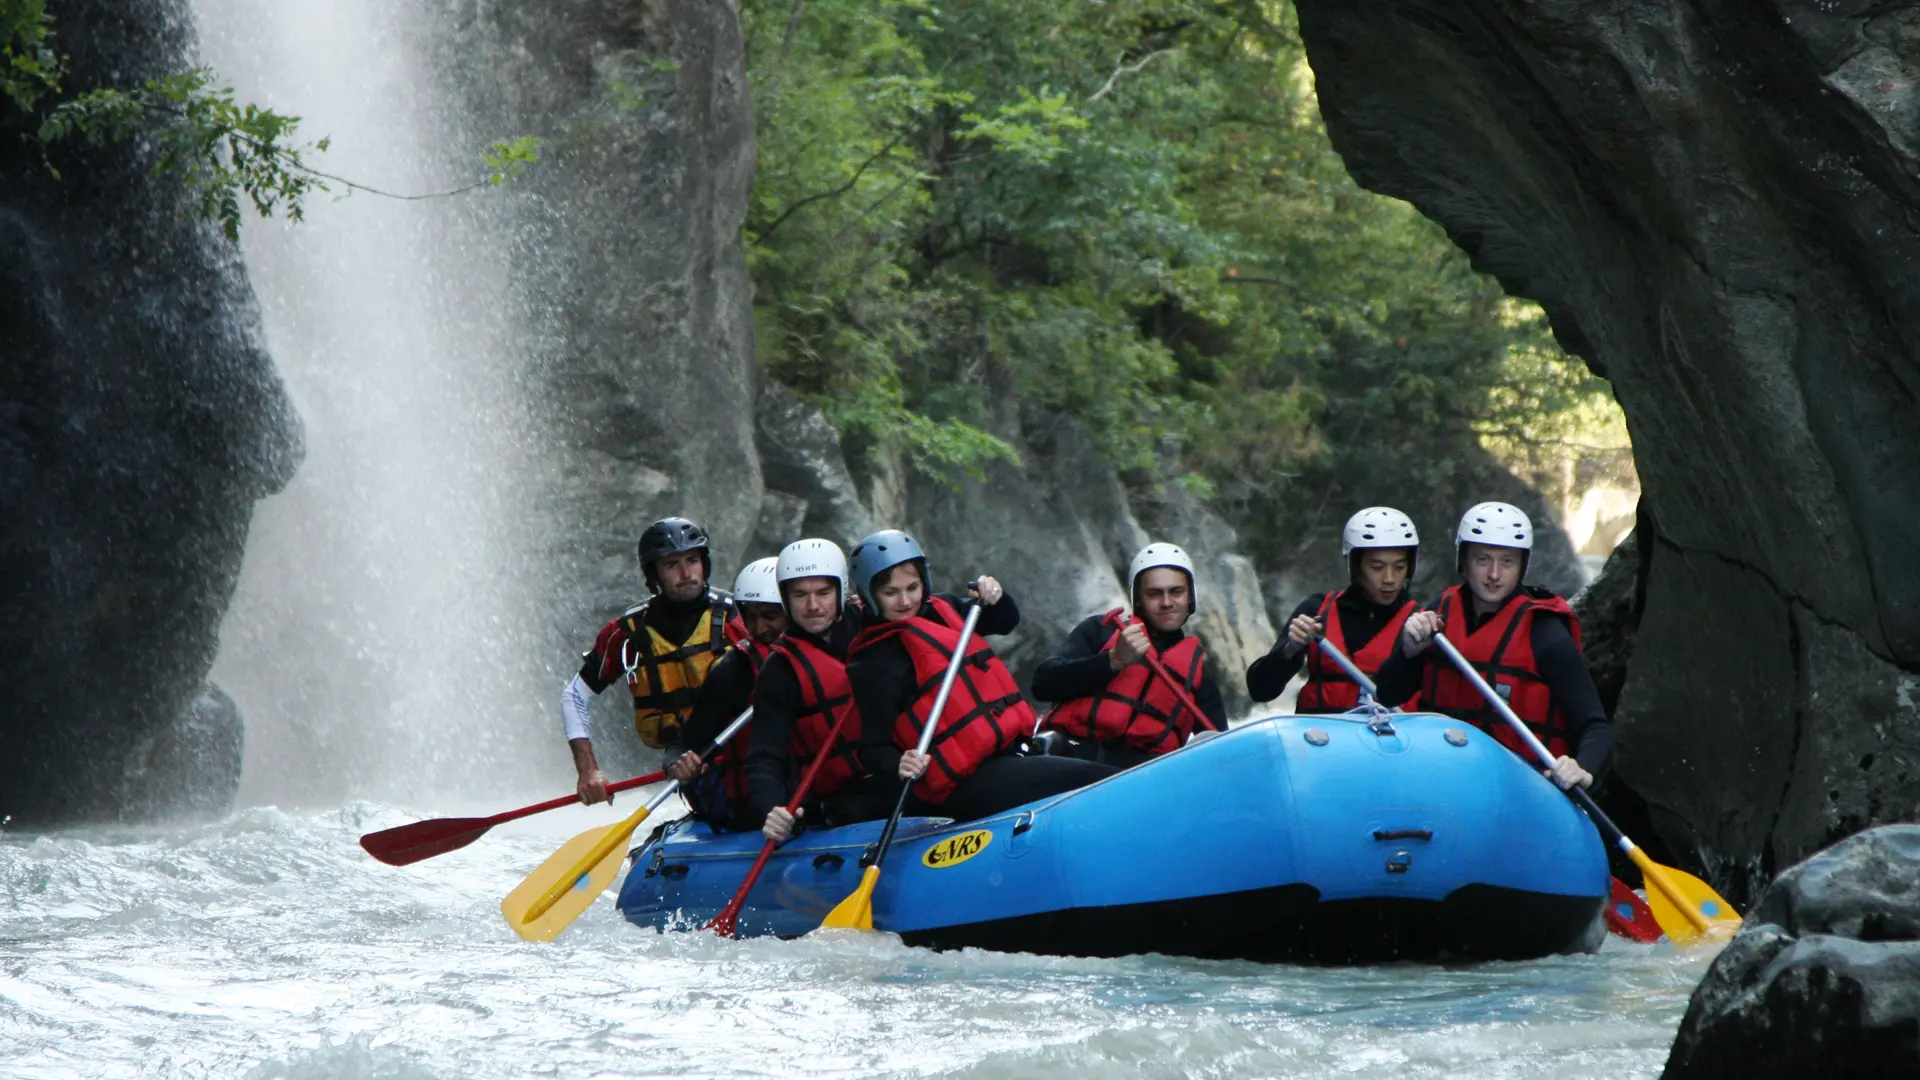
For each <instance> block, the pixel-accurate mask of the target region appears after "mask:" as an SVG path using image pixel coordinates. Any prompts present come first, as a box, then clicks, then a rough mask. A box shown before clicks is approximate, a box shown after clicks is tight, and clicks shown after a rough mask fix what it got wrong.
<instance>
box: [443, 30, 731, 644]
mask: <svg viewBox="0 0 1920 1080" xmlns="http://www.w3.org/2000/svg"><path fill="white" fill-rule="evenodd" d="M449 17H450V18H452V19H453V20H454V21H455V24H456V26H457V28H458V33H457V34H456V35H455V36H454V37H453V38H452V39H451V40H452V41H453V43H454V46H455V50H454V51H453V52H452V53H450V54H449V55H448V56H447V57H445V58H444V61H443V67H444V68H445V69H446V71H447V73H448V77H449V79H450V81H451V82H452V83H453V85H454V86H455V88H456V90H457V92H458V93H459V94H460V95H461V97H462V98H463V99H464V100H465V101H466V102H467V104H468V105H469V107H470V108H471V109H472V110H473V112H474V115H475V120H474V130H475V132H476V134H477V135H484V136H485V137H488V138H496V137H500V136H501V135H504V134H534V135H539V136H542V137H543V138H544V139H545V143H544V145H543V149H542V158H543V160H542V162H541V164H540V166H539V167H538V168H536V169H535V170H533V171H532V172H530V173H528V174H527V177H526V179H525V181H524V183H525V190H524V191H523V192H521V193H520V194H519V196H518V198H519V199H520V203H519V206H518V209H517V211H516V213H515V214H514V215H513V216H514V219H515V225H516V226H517V228H518V229H519V232H520V243H521V247H522V250H524V251H525V252H526V258H525V259H524V260H522V261H518V262H516V265H515V266H514V269H513V272H514V275H515V279H516V282H517V286H518V288H519V291H520V293H521V295H522V297H523V302H524V305H525V309H524V311H523V312H522V313H521V317H522V319H523V321H524V323H525V324H526V325H527V326H528V327H531V328H535V329H536V330H537V332H538V333H539V334H540V335H541V336H542V337H543V338H544V341H543V342H542V344H541V346H540V348H541V352H542V354H543V355H541V356H540V357H539V358H538V360H537V361H536V363H535V365H534V366H535V368H536V369H537V371H538V374H537V375H536V377H535V383H536V385H535V386H533V387H532V388H531V393H530V397H531V398H532V399H533V402H534V406H533V407H534V410H535V412H536V413H537V414H539V415H542V416H545V417H550V418H553V420H554V422H553V423H552V424H551V425H550V426H549V428H548V432H549V434H550V436H551V438H552V443H551V445H550V447H549V448H548V452H549V453H550V455H551V457H552V459H553V460H554V461H556V462H558V463H559V468H560V470H561V473H562V475H561V476H560V477H559V478H558V479H557V481H556V482H554V483H553V484H552V485H550V490H552V491H554V492H556V493H559V494H556V495H555V496H554V501H555V506H554V513H555V518H556V520H557V521H559V522H560V523H561V525H562V528H563V529H564V531H565V534H566V540H565V541H563V544H562V548H561V550H560V551H558V552H556V554H555V558H554V561H553V564H552V566H551V568H550V569H551V570H552V572H553V576H554V583H555V584H554V588H555V589H557V590H560V591H561V592H562V594H563V595H566V596H567V597H568V598H569V602H568V604H567V605H566V606H567V607H569V608H570V609H572V610H576V611H577V612H578V618H577V619H564V620H563V621H566V622H569V623H570V624H571V626H570V633H571V635H572V637H578V636H579V635H580V634H581V633H582V632H583V631H582V629H581V628H582V627H586V626H587V624H589V623H591V624H592V625H593V626H595V627H597V626H598V623H597V622H595V619H596V617H599V618H604V617H605V616H607V615H609V614H612V613H615V612H618V611H619V610H620V609H621V608H623V607H624V606H625V605H627V604H629V603H631V602H632V601H633V600H634V599H635V594H636V592H637V591H638V589H639V585H638V580H637V578H638V575H637V572H636V568H635V564H634V550H633V544H634V541H635V539H636V538H637V537H638V536H639V533H640V530H641V529H642V528H644V527H645V526H646V524H647V523H648V522H650V521H652V520H655V519H656V518H659V517H663V516H665V515H668V514H681V515H684V516H686V517H690V518H692V519H694V520H695V521H698V522H700V523H701V524H702V525H704V526H706V528H707V530H708V532H709V533H710V534H711V535H712V536H713V537H714V541H715V549H714V555H715V564H716V565H715V576H716V578H717V579H720V580H723V581H724V580H725V579H727V578H730V577H731V575H732V573H733V572H734V570H735V569H737V567H738V566H739V564H740V560H741V558H742V556H743V555H744V554H745V552H746V550H747V547H748V544H749V542H750V541H751V539H752V535H753V531H754V526H755V523H756V521H757V519H758V518H759V514H760V507H761V488H762V482H761V473H760V462H759V456H758V454H757V453H756V450H755V446H754V402H755V396H756V387H755V368H754V360H753V355H754V354H753V327H752V321H751V311H750V306H749V305H750V300H751V290H750V286H749V284H748V281H747V269H746V261H745V257H744V255H743V253H742V251H741V246H740V225H741V222H742V220H743V219H744V215H745V213H746V206H747V185H748V182H749V181H750V180H751V179H752V173H753V146H754V143H753V113H752V103H751V101H750V100H749V98H748V94H747V84H746V76H745V60H744V57H743V53H742V48H743V46H742V41H741V34H740V22H739V16H738V13H737V12H736V11H735V10H734V9H733V7H731V6H730V5H728V4H726V3H724V2H722V0H647V2H645V3H638V4H608V3H603V2H598V0H562V2H559V3H554V4H542V5H538V6H536V7H529V6H527V5H524V4H512V3H500V2H496V0H463V2H461V3H458V4H455V5H453V6H452V7H451V8H450V15H449ZM584 632H587V633H590V632H591V628H589V629H587V630H585V631H584ZM575 647H577V646H575Z"/></svg>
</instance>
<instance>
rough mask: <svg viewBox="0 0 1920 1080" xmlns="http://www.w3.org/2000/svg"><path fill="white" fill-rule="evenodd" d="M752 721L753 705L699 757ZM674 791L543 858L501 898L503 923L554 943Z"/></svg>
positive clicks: (609, 878)
mask: <svg viewBox="0 0 1920 1080" xmlns="http://www.w3.org/2000/svg"><path fill="white" fill-rule="evenodd" d="M751 719H753V710H752V709H751V708H749V709H747V710H746V711H745V712H743V713H741V714H740V715H739V716H736V717H734V718H733V723H731V724H728V725H727V728H726V730H725V731H722V732H721V733H720V735H719V736H718V737H717V738H715V739H714V740H713V743H712V744H711V745H709V746H708V747H707V748H706V749H705V750H702V751H700V757H701V758H702V759H703V760H704V759H706V758H710V757H712V756H713V752H714V751H715V750H718V749H720V748H721V747H722V746H724V745H726V742H727V740H728V739H731V738H733V737H734V735H736V734H738V733H739V731H740V729H741V728H743V727H746V726H747V721H749V720H751ZM678 790H680V785H678V784H669V785H668V786H667V787H665V788H663V789H662V790H661V792H660V794H658V795H655V796H654V797H653V799H652V801H650V802H648V803H647V805H645V806H643V807H641V808H640V809H639V810H637V811H635V812H634V814H633V816H632V817H630V818H628V819H626V820H625V821H622V822H620V823H619V824H617V825H602V826H601V827H599V828H597V829H588V830H587V831H586V832H583V833H581V834H580V835H579V836H576V837H574V838H573V839H571V840H569V841H567V842H566V844H565V845H563V846H562V847H561V848H560V850H559V851H556V852H554V853H553V854H552V855H549V856H547V860H546V861H545V862H543V863H541V864H540V865H539V866H537V867H535V868H534V870H533V873H531V874H528V875H527V876H526V878H524V879H523V880H522V881H521V882H520V884H519V885H518V886H516V887H515V888H514V890H513V891H512V892H510V893H508V894H507V897H506V899H504V900H502V901H500V914H501V915H503V916H505V917H506V920H507V925H508V926H511V927H513V932H514V933H516V934H519V935H520V936H521V937H523V938H525V939H527V940H528V941H552V940H553V939H554V937H555V936H557V935H558V934H559V933H560V931H562V930H565V929H566V928H567V926H568V925H569V924H570V923H572V922H573V920H575V919H577V918H579V917H580V913H581V912H583V911H585V910H587V909H588V908H590V907H592V906H593V902H594V901H595V900H597V899H599V898H600V894H601V893H602V892H605V891H606V888H607V886H608V885H611V884H613V879H614V878H616V877H618V876H619V875H620V863H621V859H620V858H619V855H620V854H621V852H620V846H621V845H622V844H624V843H626V841H627V838H628V837H629V836H632V835H633V830H635V829H637V828H639V827H640V823H641V822H643V821H645V820H647V815H649V814H651V813H653V812H654V811H655V810H658V809H659V808H660V807H661V805H662V804H664V803H665V802H666V801H667V800H668V799H670V798H672V797H673V794H674V792H676V791H678Z"/></svg>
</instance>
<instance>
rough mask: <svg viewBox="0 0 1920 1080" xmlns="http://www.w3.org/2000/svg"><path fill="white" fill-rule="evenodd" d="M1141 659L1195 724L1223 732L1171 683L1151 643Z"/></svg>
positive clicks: (1124, 625) (1209, 729)
mask: <svg viewBox="0 0 1920 1080" xmlns="http://www.w3.org/2000/svg"><path fill="white" fill-rule="evenodd" d="M1143 625H1144V624H1143ZM1121 629H1123V630H1124V629H1126V624H1125V623H1122V624H1121ZM1149 633H1151V629H1149ZM1141 659H1143V660H1145V661H1146V662H1147V670H1148V671H1151V672H1153V676H1154V678H1156V679H1159V680H1160V681H1161V682H1163V683H1166V684H1167V689H1169V690H1171V691H1173V696H1174V699H1175V700H1177V701H1179V702H1180V707H1181V708H1183V709H1185V710H1187V711H1188V712H1189V713H1192V714H1193V719H1194V722H1195V723H1197V724H1199V725H1200V726H1201V727H1203V728H1206V729H1207V730H1208V731H1223V730H1225V729H1224V728H1217V727H1214V726H1213V718H1212V717H1210V716H1208V715H1207V714H1206V713H1203V712H1201V711H1200V706H1198V705H1196V704H1194V702H1193V696H1192V695H1191V694H1188V693H1187V692H1186V690H1184V689H1183V688H1181V686H1180V684H1179V683H1177V682H1174V681H1173V677H1172V676H1170V675H1168V674H1167V669H1166V667H1165V666H1164V665H1162V664H1161V663H1160V656H1159V654H1158V653H1156V652H1154V651H1153V643H1152V642H1148V643H1147V651H1146V652H1144V653H1142V654H1141Z"/></svg>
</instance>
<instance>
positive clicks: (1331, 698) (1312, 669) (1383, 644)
mask: <svg viewBox="0 0 1920 1080" xmlns="http://www.w3.org/2000/svg"><path fill="white" fill-rule="evenodd" d="M1346 593H1347V591H1346V590H1345V589H1341V590H1339V591H1338V592H1331V593H1328V594H1327V597H1326V599H1325V600H1322V601H1321V602H1320V610H1319V611H1318V612H1317V613H1316V614H1317V615H1318V616H1319V618H1320V619H1321V620H1322V622H1321V625H1322V626H1324V627H1325V628H1326V635H1327V640H1329V641H1331V642H1333V643H1334V645H1335V646H1336V647H1338V648H1339V649H1341V650H1342V651H1343V652H1345V653H1346V654H1347V659H1349V660H1351V661H1353V666H1354V667H1357V668H1359V669H1360V670H1361V671H1362V672H1364V673H1365V674H1366V676H1367V678H1369V679H1372V678H1377V677H1378V676H1379V674H1380V665H1381V664H1384V663H1386V662H1387V657H1389V656H1392V655H1393V650H1394V647H1395V646H1397V645H1398V644H1399V643H1400V628H1401V627H1402V626H1403V625H1405V624H1406V621H1407V616H1409V615H1411V614H1413V613H1414V611H1415V610H1416V609H1417V608H1418V606H1419V605H1417V604H1415V603H1414V602H1413V601H1412V600H1408V601H1406V602H1404V603H1402V604H1401V605H1400V610H1399V611H1398V612H1397V613H1396V614H1395V615H1394V616H1393V618H1391V619H1389V620H1387V625H1385V626H1383V627H1381V628H1380V632H1379V633H1378V634H1375V635H1374V636H1373V638H1372V640H1370V641H1368V642H1367V643H1366V644H1365V645H1364V646H1362V647H1360V648H1358V649H1355V648H1353V646H1352V643H1351V642H1350V641H1349V640H1348V638H1347V631H1346V629H1345V628H1344V627H1343V626H1341V624H1340V598H1341V597H1342V596H1345V595H1346ZM1359 705H1360V684H1359V683H1356V682H1354V681H1353V679H1351V678H1349V677H1348V675H1347V671H1346V669H1345V668H1343V667H1341V666H1340V665H1339V664H1338V663H1337V662H1335V661H1334V660H1333V658H1332V657H1329V656H1328V655H1327V654H1325V653H1324V652H1321V651H1320V650H1319V649H1315V648H1311V647H1310V648H1308V649H1307V685H1305V686H1303V687H1301V688H1300V697H1299V700H1298V701H1297V702H1296V703H1295V705H1294V709H1293V711H1294V712H1297V713H1338V712H1346V711H1347V710H1348V709H1353V708H1358V707H1359ZM1400 707H1401V708H1402V709H1405V710H1406V711H1407V712H1418V711H1419V709H1420V698H1419V695H1417V694H1416V695H1414V697H1413V699H1412V700H1410V701H1407V702H1406V703H1404V704H1402V705H1401V706H1400Z"/></svg>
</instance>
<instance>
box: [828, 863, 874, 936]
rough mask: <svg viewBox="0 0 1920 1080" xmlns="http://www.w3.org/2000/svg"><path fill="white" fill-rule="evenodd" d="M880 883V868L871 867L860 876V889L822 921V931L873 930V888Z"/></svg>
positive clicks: (854, 891) (841, 902)
mask: <svg viewBox="0 0 1920 1080" xmlns="http://www.w3.org/2000/svg"><path fill="white" fill-rule="evenodd" d="M879 883H880V868H879V867H878V866H869V867H867V871H866V873H864V874H861V875H860V887H859V888H857V889H855V890H853V895H851V896H849V897H847V898H846V899H845V900H842V901H840V903H839V905H838V906H836V907H835V908H834V909H833V910H832V911H829V912H827V917H826V918H824V919H822V920H820V929H822V930H871V929H873V887H874V886H875V885H878V884H879Z"/></svg>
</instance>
